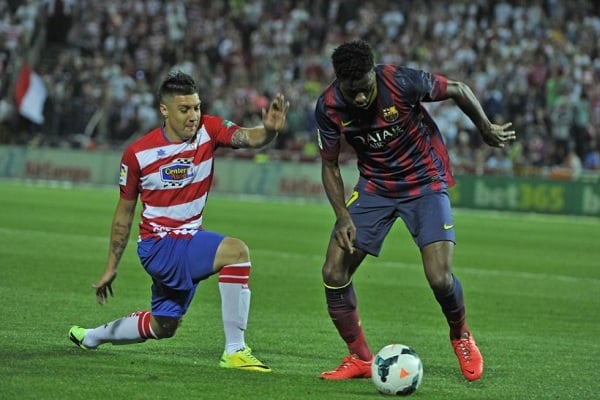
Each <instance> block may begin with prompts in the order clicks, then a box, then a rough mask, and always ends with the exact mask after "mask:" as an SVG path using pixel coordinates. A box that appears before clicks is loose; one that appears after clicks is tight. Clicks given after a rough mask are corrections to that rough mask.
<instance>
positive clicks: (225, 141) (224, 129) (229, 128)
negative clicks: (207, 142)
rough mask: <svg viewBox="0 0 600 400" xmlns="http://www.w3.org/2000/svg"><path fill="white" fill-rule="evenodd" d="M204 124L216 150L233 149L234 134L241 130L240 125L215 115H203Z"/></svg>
mask: <svg viewBox="0 0 600 400" xmlns="http://www.w3.org/2000/svg"><path fill="white" fill-rule="evenodd" d="M202 124H204V127H205V128H206V131H207V132H208V134H209V135H210V138H211V139H212V141H213V143H214V147H215V148H217V147H232V146H231V139H232V138H233V134H234V133H235V132H237V131H238V130H239V129H240V128H241V127H240V126H239V125H237V124H235V123H233V122H231V121H229V120H226V119H224V118H221V117H217V116H215V115H203V116H202V122H201V125H202Z"/></svg>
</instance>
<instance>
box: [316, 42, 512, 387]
mask: <svg viewBox="0 0 600 400" xmlns="http://www.w3.org/2000/svg"><path fill="white" fill-rule="evenodd" d="M331 60H332V63H333V69H334V71H335V75H336V79H335V80H334V81H333V82H332V83H331V84H330V85H329V86H328V87H327V88H326V89H325V90H324V91H323V93H322V94H321V96H319V98H318V100H317V104H316V109H315V117H316V121H317V127H318V142H319V148H320V152H321V159H322V180H323V186H324V188H325V192H326V194H327V197H328V199H329V202H330V203H331V206H332V208H333V210H334V212H335V215H336V222H335V227H334V229H333V232H332V235H331V239H330V242H329V246H328V249H327V255H326V259H325V263H324V265H323V271H322V273H323V280H324V283H325V296H326V300H327V307H328V311H329V315H330V317H331V320H332V321H333V323H334V325H335V327H336V328H337V330H338V332H339V334H340V336H341V337H342V339H343V340H344V341H345V342H346V344H347V346H348V350H349V355H347V356H346V357H345V358H344V359H343V360H342V363H341V364H340V365H339V366H338V367H337V368H336V369H335V370H332V371H327V372H323V373H322V374H321V375H320V377H321V378H323V379H330V380H339V379H350V378H367V377H370V376H371V367H370V365H371V363H372V360H373V353H372V352H371V350H370V349H369V346H368V344H367V342H366V339H365V336H364V332H363V330H362V328H361V325H360V322H359V316H358V313H357V298H356V293H355V291H354V287H353V283H352V275H353V274H354V272H355V271H356V270H357V268H358V267H359V265H360V263H361V262H362V261H363V259H364V258H365V256H366V255H367V254H370V255H373V256H378V255H379V252H380V250H381V246H382V244H383V241H384V239H385V237H386V235H387V234H388V232H389V231H390V229H391V227H392V225H393V224H394V222H395V221H396V219H397V218H401V219H402V220H403V221H404V223H405V224H406V226H407V228H408V230H409V231H410V233H411V234H412V237H413V239H414V241H415V243H416V244H417V246H418V247H419V249H420V251H421V256H422V261H423V267H424V270H425V275H426V277H427V280H428V282H429V286H430V287H431V289H432V290H433V293H434V295H435V298H436V300H437V301H438V303H439V304H440V306H441V309H442V312H443V313H444V315H445V317H446V320H447V321H448V325H449V327H450V341H451V344H452V347H453V349H454V352H455V353H456V356H457V357H458V361H459V364H460V368H461V371H462V373H463V375H464V376H465V377H466V378H467V379H468V380H471V381H473V380H477V379H479V378H480V377H481V375H482V373H483V359H482V357H481V353H480V352H479V349H478V347H477V344H476V343H475V340H474V338H473V335H472V334H471V331H470V330H469V328H468V327H467V323H466V318H465V302H464V298H463V291H462V287H461V284H460V282H459V280H458V279H457V278H456V277H455V276H454V274H453V272H452V256H453V251H454V244H455V235H454V221H453V218H452V211H451V207H450V199H449V196H448V192H447V189H448V188H449V187H450V186H452V185H453V184H454V178H453V177H452V171H451V169H450V160H449V157H448V152H447V150H446V147H445V145H444V140H443V137H442V135H441V133H440V130H439V129H438V127H437V125H436V123H435V122H434V121H433V119H432V118H431V116H430V115H429V114H428V113H427V110H426V109H425V108H424V107H423V103H424V102H436V101H442V100H447V99H452V100H454V102H455V103H456V105H457V106H458V107H459V108H460V109H461V110H462V111H463V112H464V113H465V114H466V115H467V116H468V117H469V118H470V119H471V120H472V121H473V123H474V124H475V126H476V127H477V128H478V129H479V131H480V133H481V136H482V138H483V140H484V141H485V142H486V143H487V144H488V145H490V146H495V147H503V146H504V144H505V143H507V142H509V141H512V140H514V139H515V132H514V131H513V130H508V129H509V127H510V126H511V123H507V124H505V125H496V124H493V123H491V122H490V120H489V119H488V117H487V116H486V114H485V112H484V111H483V108H482V107H481V104H480V103H479V101H478V100H477V98H476V97H475V95H474V94H473V92H472V91H471V89H470V88H469V87H468V86H467V85H466V84H465V83H462V82H458V81H454V80H450V79H448V78H446V77H444V76H442V75H437V74H433V73H429V72H425V71H421V70H416V69H412V68H407V67H402V66H396V65H376V64H375V63H374V59H373V51H372V49H371V47H370V45H369V44H368V43H366V42H364V41H362V40H358V41H353V42H348V43H344V44H342V45H340V46H339V47H337V48H336V49H335V51H334V52H333V54H332V56H331ZM342 136H343V137H344V138H345V140H346V141H347V142H348V143H349V145H350V146H352V148H353V149H354V151H355V152H356V156H357V165H358V170H359V178H358V182H357V183H356V185H355V187H354V193H353V194H352V196H351V197H350V199H349V200H348V201H347V202H346V200H345V198H344V183H343V180H342V176H341V174H340V168H339V164H338V156H339V154H340V147H341V142H342Z"/></svg>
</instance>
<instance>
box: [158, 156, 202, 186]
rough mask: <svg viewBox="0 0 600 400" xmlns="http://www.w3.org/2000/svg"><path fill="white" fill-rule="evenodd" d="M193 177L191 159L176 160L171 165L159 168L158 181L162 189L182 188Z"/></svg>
mask: <svg viewBox="0 0 600 400" xmlns="http://www.w3.org/2000/svg"><path fill="white" fill-rule="evenodd" d="M193 177H194V166H193V165H192V159H191V158H177V159H175V160H173V162H172V163H171V164H167V165H163V166H162V167H161V168H160V179H161V180H162V182H163V185H164V187H168V186H182V185H184V184H185V183H187V182H189V181H191V180H192V178H193Z"/></svg>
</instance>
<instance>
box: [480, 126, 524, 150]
mask: <svg viewBox="0 0 600 400" xmlns="http://www.w3.org/2000/svg"><path fill="white" fill-rule="evenodd" d="M511 126H512V122H507V123H506V124H503V125H496V124H490V127H489V129H488V130H487V131H485V132H481V136H482V138H483V141H484V142H485V143H487V144H488V145H490V146H493V147H504V145H505V144H506V143H508V142H511V141H513V140H515V139H516V138H517V134H516V133H515V131H514V130H507V129H508V128H510V127H511Z"/></svg>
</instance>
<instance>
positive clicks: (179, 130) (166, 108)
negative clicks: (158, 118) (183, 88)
mask: <svg viewBox="0 0 600 400" xmlns="http://www.w3.org/2000/svg"><path fill="white" fill-rule="evenodd" d="M160 112H161V114H162V115H163V117H164V119H165V133H166V135H167V137H168V138H169V139H171V140H174V141H177V140H182V141H186V140H188V139H190V138H191V137H193V136H194V135H195V134H196V131H197V130H198V124H199V123H200V116H201V115H202V114H201V112H200V97H199V96H198V94H197V93H195V94H189V95H177V96H169V97H166V98H164V99H163V102H162V103H161V104H160Z"/></svg>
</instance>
